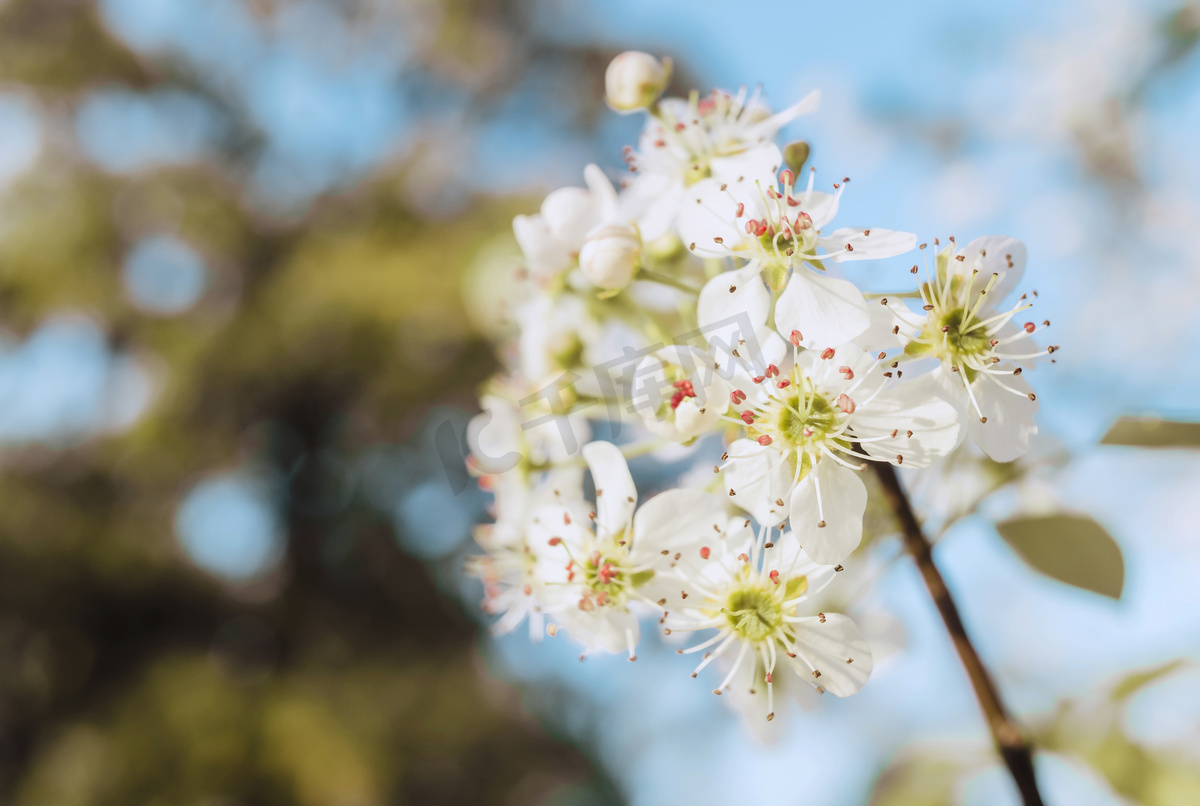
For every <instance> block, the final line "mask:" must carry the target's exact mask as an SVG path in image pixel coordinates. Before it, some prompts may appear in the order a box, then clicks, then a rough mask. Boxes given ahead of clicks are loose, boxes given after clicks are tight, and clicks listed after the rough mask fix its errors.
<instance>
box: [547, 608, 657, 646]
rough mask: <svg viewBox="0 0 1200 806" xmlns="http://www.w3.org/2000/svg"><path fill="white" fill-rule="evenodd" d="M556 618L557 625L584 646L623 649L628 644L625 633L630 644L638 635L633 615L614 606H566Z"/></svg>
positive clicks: (635, 643)
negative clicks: (585, 607) (592, 607)
mask: <svg viewBox="0 0 1200 806" xmlns="http://www.w3.org/2000/svg"><path fill="white" fill-rule="evenodd" d="M559 621H560V622H561V624H560V625H559V626H560V627H562V628H563V629H565V630H566V631H567V632H569V633H570V634H571V636H572V637H573V638H575V640H577V641H579V642H580V643H582V644H585V645H586V646H587V648H588V649H603V650H606V651H608V652H625V651H627V650H628V648H629V644H630V641H629V634H632V636H633V642H632V643H633V644H634V646H637V642H638V639H639V638H640V632H641V631H640V629H639V627H638V620H637V616H635V615H634V614H633V613H632V612H630V611H629V610H625V609H620V608H616V607H597V608H596V609H595V610H588V611H585V610H580V609H579V608H577V607H576V608H566V609H565V610H563V612H562V614H561V615H560V616H559ZM627 631H628V632H627Z"/></svg>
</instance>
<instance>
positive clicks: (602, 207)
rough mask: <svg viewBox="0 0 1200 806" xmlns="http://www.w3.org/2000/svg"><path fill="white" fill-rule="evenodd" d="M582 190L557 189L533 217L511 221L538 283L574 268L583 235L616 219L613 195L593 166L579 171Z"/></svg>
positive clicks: (554, 278) (585, 236)
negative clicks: (581, 175)
mask: <svg viewBox="0 0 1200 806" xmlns="http://www.w3.org/2000/svg"><path fill="white" fill-rule="evenodd" d="M583 178H584V181H585V182H586V184H587V187H586V188H580V187H565V188H559V189H558V190H555V191H553V192H551V193H550V194H549V195H548V196H546V198H545V200H544V201H543V202H542V209H541V211H540V212H539V213H537V214H536V215H519V216H517V217H516V218H514V219H513V233H514V234H515V235H516V237H517V243H519V244H520V246H521V251H522V253H524V255H525V263H526V268H527V269H528V271H529V273H530V274H531V275H532V276H533V277H534V278H535V279H536V280H538V281H539V282H541V283H542V284H547V283H551V282H553V281H555V280H558V279H559V278H561V277H562V276H563V275H564V274H566V273H567V272H568V271H570V270H571V269H573V268H575V266H576V265H577V261H578V258H579V252H580V250H581V249H582V248H583V244H584V241H585V240H586V239H587V235H588V233H589V232H591V231H592V230H594V229H596V228H597V227H599V226H601V225H603V224H605V223H609V222H613V221H617V220H619V218H620V215H619V206H618V202H617V192H616V190H615V189H614V188H613V186H612V183H611V182H609V181H608V177H606V176H605V175H604V172H603V171H601V170H600V169H599V168H598V167H596V166H595V165H589V166H587V168H585V169H584V171H583Z"/></svg>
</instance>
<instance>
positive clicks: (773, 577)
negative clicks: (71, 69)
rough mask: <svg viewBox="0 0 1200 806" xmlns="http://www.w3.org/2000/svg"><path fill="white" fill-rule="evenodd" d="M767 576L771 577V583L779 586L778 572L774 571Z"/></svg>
mask: <svg viewBox="0 0 1200 806" xmlns="http://www.w3.org/2000/svg"><path fill="white" fill-rule="evenodd" d="M767 576H769V577H770V578H771V581H772V582H774V583H775V584H776V585H778V584H779V572H778V571H772V572H771V573H769V574H767Z"/></svg>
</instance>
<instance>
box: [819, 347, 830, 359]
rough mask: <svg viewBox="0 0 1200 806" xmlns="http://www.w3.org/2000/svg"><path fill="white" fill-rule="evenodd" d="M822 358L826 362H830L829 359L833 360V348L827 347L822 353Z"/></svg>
mask: <svg viewBox="0 0 1200 806" xmlns="http://www.w3.org/2000/svg"><path fill="white" fill-rule="evenodd" d="M821 358H823V359H825V360H826V361H828V360H829V359H831V358H833V348H832V347H826V348H825V349H824V350H822V351H821Z"/></svg>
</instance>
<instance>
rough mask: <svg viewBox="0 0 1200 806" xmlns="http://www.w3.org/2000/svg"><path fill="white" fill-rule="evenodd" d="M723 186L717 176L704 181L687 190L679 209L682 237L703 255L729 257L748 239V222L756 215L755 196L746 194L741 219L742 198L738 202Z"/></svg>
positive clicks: (697, 252)
mask: <svg viewBox="0 0 1200 806" xmlns="http://www.w3.org/2000/svg"><path fill="white" fill-rule="evenodd" d="M721 185H722V183H721V182H720V181H719V180H716V179H702V180H700V181H699V182H697V183H696V184H694V185H692V186H691V187H689V188H688V189H687V192H686V193H685V194H684V198H683V204H682V205H681V206H680V208H679V220H678V223H679V239H680V240H681V241H683V243H684V245H685V246H686V247H687V248H688V249H690V250H691V251H692V252H694V253H695V254H697V255H699V256H700V257H729V256H730V250H732V249H735V248H736V247H737V246H738V245H739V244H741V243H742V241H744V240H745V239H746V231H745V229H743V226H744V222H745V221H746V219H747V218H754V217H755V212H754V211H756V210H757V207H754V208H753V210H752V207H753V199H754V197H753V196H751V195H750V194H749V193H746V194H743V195H745V196H746V199H745V200H744V201H745V206H744V208H743V215H742V217H741V218H738V214H737V210H738V203H739V201H742V199H741V197H740V196H739V197H738V201H735V200H734V197H733V195H732V194H731V193H729V191H728V190H722V189H721ZM717 238H720V239H721V240H720V241H717V240H716V239H717ZM692 244H695V247H694V248H693V247H692Z"/></svg>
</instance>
